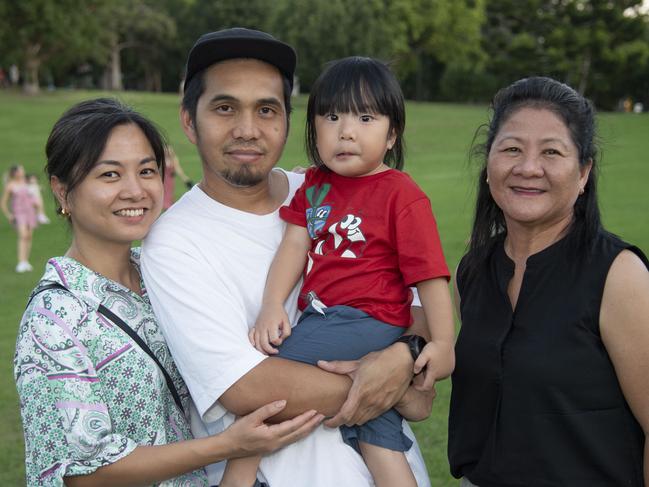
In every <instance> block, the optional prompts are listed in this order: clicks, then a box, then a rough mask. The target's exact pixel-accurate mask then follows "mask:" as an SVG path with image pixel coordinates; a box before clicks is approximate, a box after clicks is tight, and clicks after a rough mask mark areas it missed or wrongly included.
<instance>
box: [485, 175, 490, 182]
mask: <svg viewBox="0 0 649 487" xmlns="http://www.w3.org/2000/svg"><path fill="white" fill-rule="evenodd" d="M485 181H486V183H487V184H489V176H487V179H485Z"/></svg>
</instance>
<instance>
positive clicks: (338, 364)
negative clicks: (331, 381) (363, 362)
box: [318, 360, 360, 375]
mask: <svg viewBox="0 0 649 487" xmlns="http://www.w3.org/2000/svg"><path fill="white" fill-rule="evenodd" d="M359 363H360V362H359V361H358V360H333V361H331V362H327V361H326V360H318V367H320V368H321V369H322V370H326V371H327V372H333V373H334V374H343V375H348V374H351V373H353V372H356V369H358V364H359Z"/></svg>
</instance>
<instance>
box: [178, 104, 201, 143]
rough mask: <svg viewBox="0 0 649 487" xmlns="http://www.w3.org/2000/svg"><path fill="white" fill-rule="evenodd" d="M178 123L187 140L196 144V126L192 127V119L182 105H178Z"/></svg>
mask: <svg viewBox="0 0 649 487" xmlns="http://www.w3.org/2000/svg"><path fill="white" fill-rule="evenodd" d="M180 125H181V127H182V128H183V132H185V135H186V136H187V138H188V139H189V141H190V142H191V143H192V144H194V145H196V140H197V137H196V128H195V127H194V121H193V120H192V117H191V115H190V114H189V112H188V111H187V110H185V108H184V107H180Z"/></svg>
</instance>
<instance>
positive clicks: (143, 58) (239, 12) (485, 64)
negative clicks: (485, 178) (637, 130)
mask: <svg viewBox="0 0 649 487" xmlns="http://www.w3.org/2000/svg"><path fill="white" fill-rule="evenodd" d="M642 3H643V2H642V0H615V1H612V0H363V1H357V0H274V1H273V2H269V1H268V0H247V1H245V2H243V1H241V0H30V1H14V0H0V65H2V66H4V67H6V66H8V65H9V64H11V63H17V64H19V65H20V66H21V70H22V72H23V75H24V76H23V77H24V80H25V85H26V87H27V88H29V89H31V90H34V89H36V88H37V86H38V80H39V75H40V76H41V77H42V74H43V73H49V76H50V77H51V76H52V75H53V76H54V78H55V81H56V82H58V83H63V82H65V81H64V79H65V78H66V76H67V77H70V73H71V72H72V73H74V72H76V71H78V70H79V69H80V67H83V69H84V70H85V72H90V73H91V76H92V80H90V81H89V82H90V83H91V84H94V85H95V86H103V87H107V88H113V89H120V88H122V86H123V82H124V83H125V87H126V88H129V89H132V88H136V89H148V90H159V89H166V90H176V89H177V87H178V84H179V82H180V79H181V77H182V72H183V69H184V63H185V59H186V55H187V52H188V50H189V49H190V48H191V46H192V45H193V43H194V42H195V40H196V39H197V38H198V37H199V36H200V35H201V34H203V33H206V32H211V31H215V30H218V29H222V28H226V27H233V26H242V27H249V28H253V29H260V30H265V31H268V32H271V33H272V34H274V35H275V36H277V37H278V38H280V39H282V40H284V41H286V42H288V43H290V44H292V45H293V46H295V48H296V50H297V52H298V70H297V74H298V76H299V79H300V84H301V87H302V89H303V90H304V91H306V90H308V89H309V87H310V86H311V84H312V83H313V81H314V80H315V78H316V77H317V76H318V74H319V73H320V72H321V70H322V68H323V66H324V64H325V63H327V62H328V61H331V60H333V59H337V58H341V57H345V56H350V55H365V56H374V57H378V58H381V59H384V60H386V61H390V62H391V63H392V64H393V67H394V69H395V71H396V72H397V74H398V76H399V78H400V80H401V82H402V87H403V90H404V93H405V95H406V96H407V97H408V98H415V99H449V100H470V101H473V100H475V101H477V100H485V99H488V98H489V97H490V96H491V95H492V94H493V93H494V92H495V90H496V89H497V88H498V87H501V86H504V85H506V84H508V83H510V82H512V81H513V80H515V79H518V78H521V77H524V76H529V75H534V74H544V75H549V76H553V77H555V78H558V79H560V80H563V81H565V82H567V83H569V84H571V85H572V86H574V87H575V88H577V89H578V90H579V91H581V92H582V93H584V94H585V95H586V96H588V97H590V98H593V99H594V100H595V101H596V102H597V103H598V104H599V105H600V106H604V107H612V106H614V105H615V104H616V103H617V102H618V101H619V100H620V99H621V98H624V97H627V96H630V97H632V98H634V99H639V100H644V101H645V102H646V103H647V104H648V105H649V21H648V20H647V18H648V15H647V14H646V13H643V11H642V9H641V5H642Z"/></svg>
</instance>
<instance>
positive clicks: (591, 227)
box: [466, 76, 601, 271]
mask: <svg viewBox="0 0 649 487" xmlns="http://www.w3.org/2000/svg"><path fill="white" fill-rule="evenodd" d="M521 108H538V109H546V110H550V111H551V112H553V113H554V114H555V115H557V116H558V117H559V118H560V119H561V120H562V121H563V123H564V124H565V126H566V128H567V129H568V131H569V133H570V137H571V139H572V142H573V143H574V144H575V146H576V147H577V149H578V158H579V164H580V165H581V166H582V167H583V166H585V165H588V164H589V163H590V164H592V167H591V170H590V174H589V176H588V180H587V182H586V186H585V188H584V193H583V194H580V195H579V197H578V198H577V201H576V202H575V206H574V221H573V223H572V226H571V228H570V231H569V239H570V240H571V242H570V243H571V246H572V248H574V249H576V250H584V249H585V248H586V247H587V246H588V243H589V242H590V241H591V240H592V238H593V237H594V236H595V234H596V233H597V232H598V231H599V230H600V229H601V220H600V212H599V205H598V202H597V166H598V164H597V156H598V149H597V143H596V141H597V135H596V120H595V109H594V107H593V105H592V103H591V102H590V101H588V100H587V99H586V98H584V97H583V96H582V95H580V94H579V93H578V92H577V91H575V90H574V89H573V88H571V87H570V86H568V85H566V84H564V83H561V82H559V81H557V80H554V79H552V78H547V77H542V76H535V77H530V78H524V79H520V80H518V81H516V82H514V83H512V84H511V85H509V86H507V87H506V88H503V89H501V90H500V91H498V93H496V95H495V96H494V98H493V101H492V104H491V116H490V119H489V122H488V124H487V125H486V126H483V127H481V129H479V131H482V132H486V137H485V141H484V143H482V144H479V145H474V147H473V150H472V155H473V156H475V157H479V158H480V168H481V169H480V173H479V176H478V194H477V200H476V209H475V216H474V221H473V228H472V231H471V240H470V242H469V251H468V254H467V257H466V259H467V260H466V264H467V269H468V270H469V271H472V270H473V271H476V270H477V267H478V266H479V265H480V264H481V263H482V262H483V261H484V259H485V258H486V257H487V256H488V255H489V252H490V251H491V248H492V245H493V243H494V242H495V241H496V240H497V239H498V238H500V237H502V236H503V235H505V234H506V233H507V228H506V225H505V218H504V215H503V211H502V210H501V209H500V208H499V207H498V205H497V204H496V202H495V201H494V199H493V197H492V196H491V192H490V191H489V185H488V184H487V181H486V179H487V160H488V158H489V152H490V150H491V146H492V144H493V142H494V139H495V138H496V135H497V134H498V132H499V130H500V128H501V127H502V125H503V124H504V123H505V122H506V121H507V120H508V119H509V117H511V115H512V114H513V113H514V112H516V111H518V110H520V109H521Z"/></svg>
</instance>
